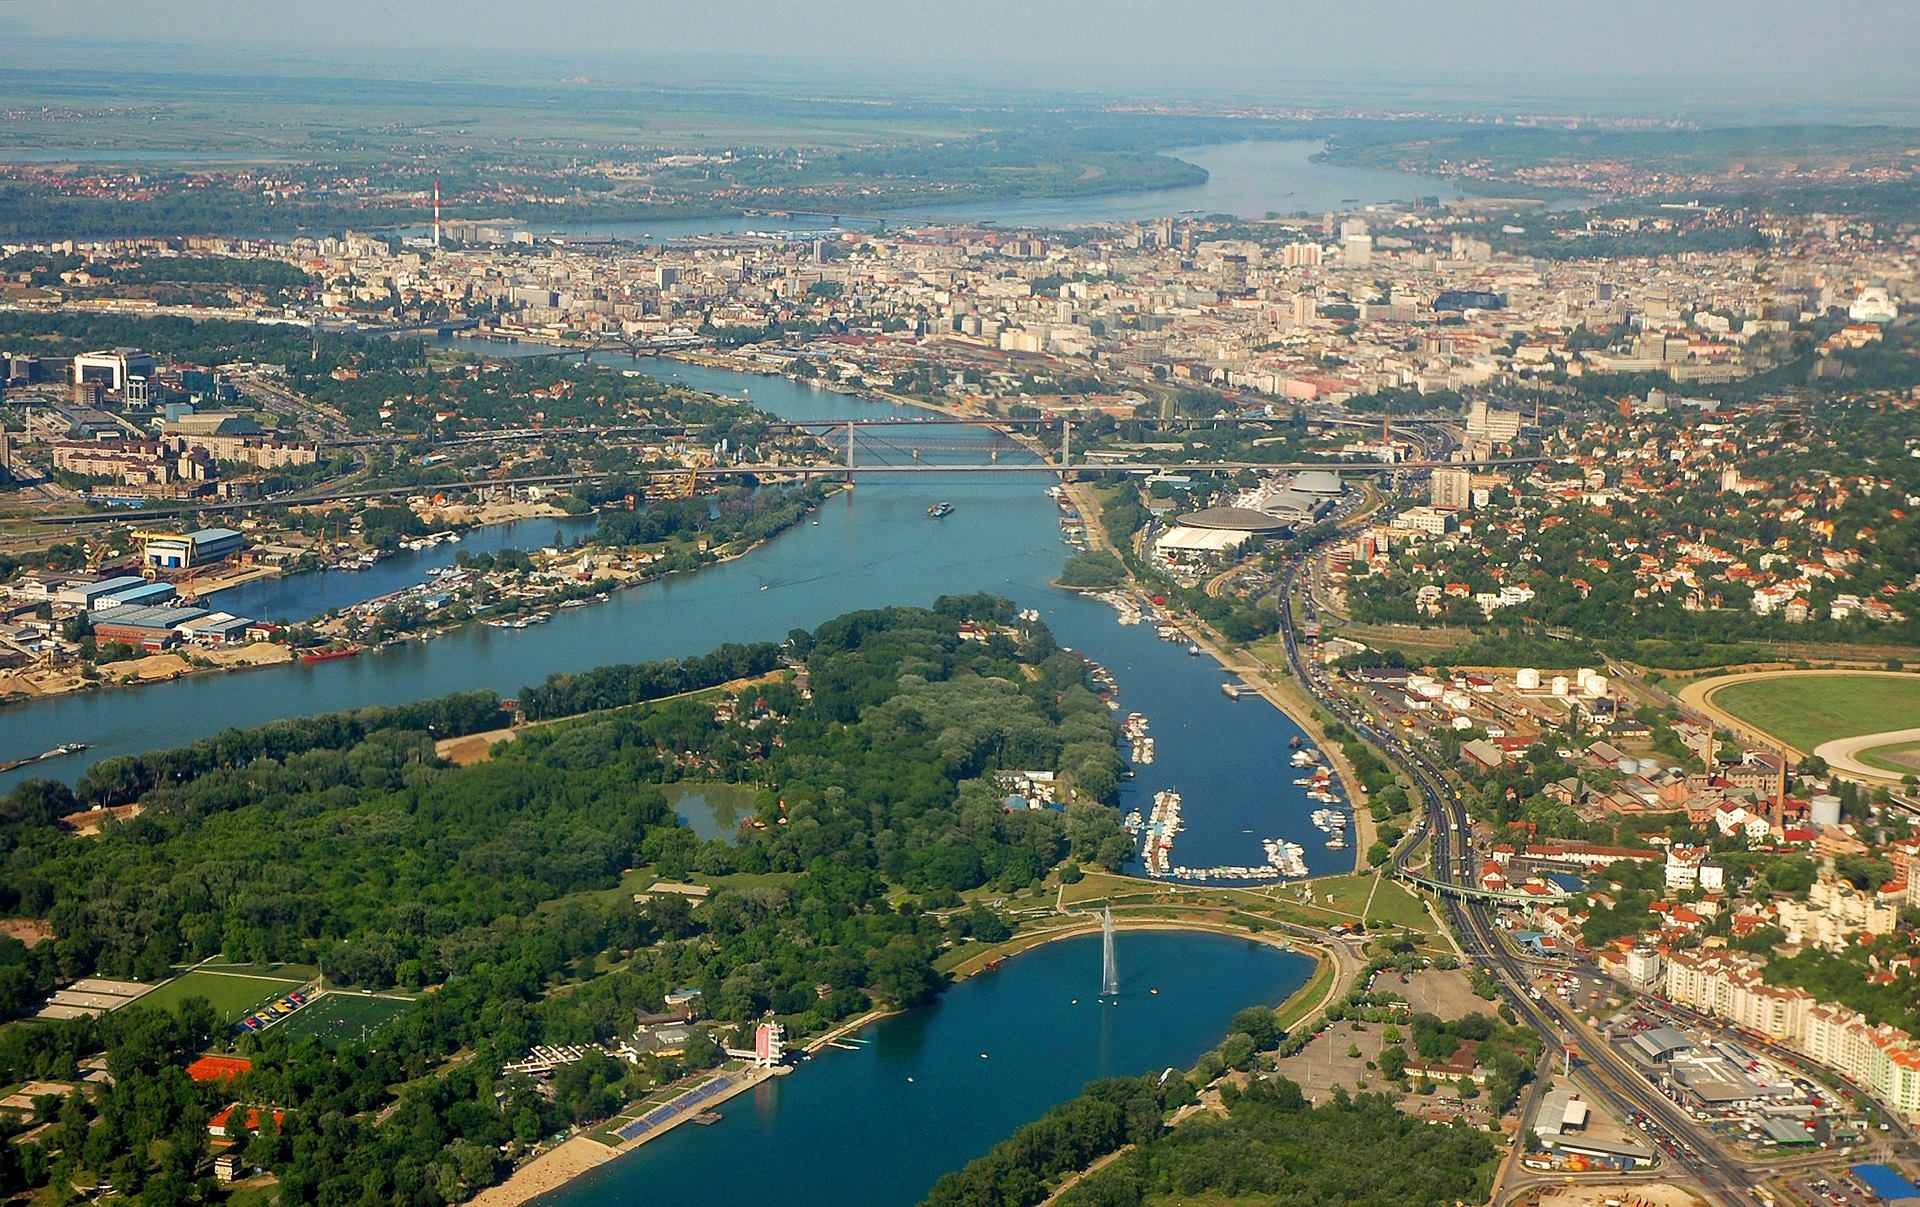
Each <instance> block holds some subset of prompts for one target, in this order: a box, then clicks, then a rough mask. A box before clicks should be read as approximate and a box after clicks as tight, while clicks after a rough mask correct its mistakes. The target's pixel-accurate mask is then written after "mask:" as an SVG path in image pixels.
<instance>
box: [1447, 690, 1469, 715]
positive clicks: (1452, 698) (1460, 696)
mask: <svg viewBox="0 0 1920 1207" xmlns="http://www.w3.org/2000/svg"><path fill="white" fill-rule="evenodd" d="M1440 702H1441V703H1442V704H1444V705H1446V706H1447V707H1448V708H1452V709H1456V710H1458V711H1460V712H1466V711H1467V710H1468V709H1470V708H1472V707H1473V697H1472V696H1471V695H1469V694H1468V693H1466V692H1463V691H1461V690H1460V689H1459V688H1457V687H1454V688H1448V689H1447V692H1446V694H1445V695H1443V696H1441V697H1440Z"/></svg>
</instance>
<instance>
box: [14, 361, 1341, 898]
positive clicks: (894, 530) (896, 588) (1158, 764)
mask: <svg viewBox="0 0 1920 1207" xmlns="http://www.w3.org/2000/svg"><path fill="white" fill-rule="evenodd" d="M515 350H518V351H525V352H532V351H536V350H537V349H534V348H531V347H529V346H527V345H520V346H518V348H517V349H515ZM614 363H621V364H630V363H635V362H631V361H626V360H622V361H619V362H614ZM637 363H638V364H639V365H640V367H641V369H642V370H643V371H646V372H651V373H656V374H658V375H659V376H661V377H663V378H665V379H668V380H672V381H677V382H681V383H684V384H686V385H689V386H692V387H695V388H698V389H703V390H711V391H714V392H718V393H724V394H729V395H734V396H739V395H742V394H745V395H747V396H748V397H750V398H751V400H752V401H753V402H754V404H755V405H757V406H759V407H762V408H764V409H766V410H768V411H771V412H774V413H776V414H779V415H781V416H783V417H786V418H790V419H800V420H810V419H836V418H845V417H848V416H864V417H875V416H880V415H902V414H908V413H909V412H905V411H904V410H903V409H902V408H898V407H894V406H891V405H887V404H881V403H874V402H869V401H866V400H864V399H860V398H855V397H850V396H848V395H845V394H838V393H834V392H832V391H828V390H822V389H818V388H815V387H811V386H807V385H803V384H800V383H796V382H791V381H788V380H787V379H785V378H781V377H763V376H753V375H748V374H741V373H736V372H732V371H730V370H725V369H714V368H707V367H704V366H699V365H686V364H680V363H678V362H674V361H659V360H643V361H640V362H637ZM911 414H913V415H915V416H916V417H918V416H920V415H922V414H924V413H923V412H911ZM888 439H891V440H894V441H896V442H897V443H898V447H896V448H895V449H894V450H893V451H892V453H891V454H890V455H891V456H892V457H894V458H895V459H900V458H903V457H905V456H908V455H910V453H909V451H908V450H907V446H908V445H910V444H911V443H912V442H913V441H914V440H924V441H926V442H929V443H931V442H934V441H936V440H944V441H945V442H947V443H946V448H947V451H946V452H944V453H930V454H928V459H929V460H932V459H934V458H935V457H937V456H942V455H944V456H959V455H963V454H960V453H957V452H954V451H953V450H954V449H955V448H958V447H959V446H961V445H964V444H967V443H968V442H979V441H983V440H987V439H991V437H988V436H985V435H983V434H982V433H981V432H980V431H979V430H978V429H956V428H953V427H950V426H945V425H939V424H929V425H927V428H926V430H925V433H924V436H922V434H921V433H920V432H918V431H916V432H915V433H914V434H913V435H912V436H910V437H907V436H891V437H888ZM863 455H872V450H869V452H868V453H865V454H863ZM1009 459H1011V458H1009ZM1051 480H1052V479H1051V478H1050V477H1049V476H1048V475H1042V474H1020V473H1011V472H1009V473H1005V474H997V473H988V474H964V475H962V474H955V475H951V476H949V475H929V476H927V477H924V478H915V479H912V480H901V479H872V478H869V479H865V480H863V481H862V482H861V483H860V485H859V486H858V487H856V488H855V489H853V490H849V491H845V492H843V493H841V494H840V495H837V496H835V497H834V498H832V499H830V500H828V502H827V503H826V504H825V505H824V506H823V507H822V508H820V510H819V511H818V513H817V514H816V515H815V516H814V517H813V518H812V519H811V520H809V521H805V522H803V523H801V524H800V525H798V526H797V527H794V528H792V529H789V530H788V531H787V532H785V533H783V534H781V535H780V536H778V537H776V538H775V539H773V540H772V541H770V542H768V543H767V544H766V545H765V546H763V547H761V548H760V549H757V550H755V551H754V552H753V553H751V554H749V555H748V556H746V557H743V558H740V559H737V560H735V561H732V562H729V563H727V564H725V565H721V566H714V567H709V568H707V569H704V570H701V571H700V572H698V573H697V574H692V575H686V576H679V577H673V578H668V579H664V580H662V581H660V582H656V583H649V584H644V585H642V586H638V587H634V588H631V589H628V590H625V591H619V592H616V593H615V594H614V595H613V597H612V599H611V600H610V601H608V602H607V603H604V604H596V605H594V606H591V607H586V608H573V609H567V610H563V611H560V612H557V613H556V614H555V615H554V617H553V620H552V621H551V622H550V623H548V624H545V625H540V626H538V627H535V628H531V629H521V630H502V629H493V628H489V627H487V626H484V625H481V626H475V627H471V628H468V629H464V630H462V631H460V632H457V633H453V634H450V635H448V636H446V637H442V638H438V639H435V640H433V641H428V642H416V643H410V644H406V645H400V646H395V647H392V648H389V649H386V650H382V651H379V652H377V653H376V652H370V653H367V654H363V655H362V656H360V657H358V658H347V659H341V660H339V661H334V662H325V663H319V664H315V665H311V666H308V665H294V666H288V667H278V668H271V669H267V670H257V671H246V672H235V673H233V674H227V675H206V676H194V677H188V678H184V679H180V680H176V681H174V682H172V683H165V684H156V685H152V686H147V687H141V688H108V689H104V690H101V691H96V692H91V693H88V694H84V695H78V696H66V697H61V698H57V699H53V700H46V701H40V702H37V703H33V704H29V705H14V706H10V707H7V708H4V709H0V759H5V758H10V757H15V756H19V755H26V754H32V753H35V752H37V751H41V750H45V749H48V748H50V747H52V746H55V745H57V744H59V743H61V742H67V741H76V740H77V741H84V742H89V743H92V746H93V748H92V749H90V750H88V751H86V752H85V753H83V754H80V755H76V756H73V757H71V758H66V759H61V760H59V761H57V762H52V763H44V764H40V765H39V766H37V767H31V768H25V769H22V770H19V771H15V772H12V773H10V774H9V775H6V776H0V788H4V787H6V786H7V785H8V784H10V783H13V782H17V781H19V780H22V779H26V778H29V777H30V776H34V775H38V776H58V777H61V778H66V779H69V780H70V779H72V778H73V777H74V776H77V775H78V774H79V772H80V771H81V770H82V769H83V768H85V767H86V766H87V765H88V764H89V763H91V762H93V761H95V760H97V759H99V758H103V757H107V756H109V755H114V754H125V753H134V752H139V751H144V750H152V749H156V748H160V747H166V746H174V745H179V744H181V743H184V742H188V741H191V740H193V739H195V738H199V737H204V736H206V735H209V734H213V733H217V732H219V731H220V730H223V729H227V728H230V727H236V726H246V725H256V724H259V723H261V722H264V721H268V720H273V719H276V718H281V717H293V716H306V715H311V714H313V713H320V712H329V711H334V710H339V709H347V708H357V707H362V706H365V705H369V704H392V703H400V702H404V701H407V700H416V699H422V698H425V697H429V696H437V695H442V694H445V693H447V692H452V691H460V690H466V689H473V688H488V689H492V690H495V691H498V692H501V693H503V694H512V693H515V692H517V691H518V690H519V689H520V688H522V687H523V686H527V685H530V684H535V683H539V682H540V681H542V680H544V679H545V678H546V677H547V676H548V675H549V674H552V673H554V672H556V671H577V670H585V669H588V668H590V667H594V666H601V665H605V664H607V663H611V662H627V661H640V660H644V659H650V658H665V657H675V656H679V655H684V654H689V653H697V652H700V651H704V650H707V649H711V648H712V647H714V646H716V645H719V644H721V643H722V642H726V641H748V640H767V639H770V640H778V639H781V638H784V637H785V636H786V635H787V633H788V632H789V631H791V630H792V629H794V628H800V627H812V626H814V625H817V624H819V623H820V622H821V621H823V620H826V619H829V618H831V617H833V616H837V615H840V614H841V613H843V612H848V611H852V610H854V609H858V608H868V607H878V606H884V605H887V604H920V605H925V604H929V603H931V602H932V601H933V600H934V598H935V597H937V596H939V595H942V594H948V593H963V592H971V591H993V592H997V593H1000V594H1004V595H1007V596H1009V597H1011V598H1013V599H1014V600H1016V601H1017V602H1019V603H1020V604H1021V605H1022V606H1025V607H1033V608H1037V609H1038V610H1039V611H1040V613H1041V615H1042V616H1043V618H1044V619H1045V620H1046V622H1047V623H1048V624H1049V625H1050V626H1051V627H1052V628H1053V630H1054V633H1055V635H1056V636H1057V638H1058V639H1059V641H1060V642H1061V643H1062V644H1063V645H1067V646H1071V647H1073V648H1075V649H1077V650H1080V651H1081V652H1083V653H1085V654H1087V655H1088V656H1089V657H1091V658H1093V659H1094V660H1095V661H1097V662H1100V663H1102V664H1105V665H1106V666H1108V667H1109V668H1110V669H1111V670H1112V671H1113V672H1114V674H1115V676H1116V677H1117V679H1118V682H1119V703H1120V708H1121V711H1122V712H1130V711H1136V710H1137V711H1139V712H1142V713H1144V714H1146V716H1147V718H1148V720H1149V723H1150V727H1151V728H1150V732H1151V734H1152V736H1153V737H1154V739H1155V743H1156V747H1157V749H1156V756H1157V757H1156V760H1155V761H1154V762H1153V763H1152V764H1150V765H1146V766H1143V767H1140V768H1139V769H1138V778H1136V779H1134V780H1130V781H1127V782H1126V784H1125V786H1124V787H1123V790H1122V800H1121V809H1122V812H1125V811H1127V810H1130V809H1136V808H1137V809H1139V810H1140V812H1141V813H1142V814H1143V815H1145V814H1147V813H1149V812H1150V803H1151V798H1152V794H1153V793H1154V792H1155V791H1158V790H1159V789H1161V788H1175V789H1178V790H1179V792H1180V793H1181V795H1182V798H1183V800H1184V815H1185V820H1186V826H1187V828H1186V830H1185V831H1184V832H1183V833H1182V834H1181V835H1180V836H1179V837H1178V838H1177V839H1176V840H1175V845H1174V861H1175V863H1176V864H1178V865H1183V866H1187V867H1196V868H1198V867H1211V866H1218V865H1251V866H1258V865H1260V864H1262V863H1264V862H1265V852H1264V849H1263V846H1262V842H1263V840H1265V839H1268V838H1284V839H1288V840H1290V841H1293V842H1297V843H1299V844H1301V846H1303V847H1304V848H1305V849H1306V858H1307V866H1308V868H1309V869H1310V870H1311V871H1313V872H1314V873H1316V874H1317V873H1321V872H1326V871H1337V870H1341V869H1343V868H1346V867H1350V866H1351V865H1352V858H1353V855H1352V851H1351V849H1348V850H1340V851H1329V850H1326V849H1325V848H1324V845H1323V843H1324V838H1323V836H1322V835H1321V834H1320V832H1319V831H1318V830H1316V829H1314V828H1313V826H1312V824H1311V822H1310V820H1309V818H1308V815H1309V813H1311V811H1312V808H1313V806H1312V805H1311V803H1310V802H1308V801H1307V799H1306V796H1305V793H1304V791H1303V790H1302V789H1300V788H1297V787H1295V786H1294V785H1293V782H1292V781H1293V780H1294V778H1296V777H1297V776H1298V774H1299V773H1298V772H1297V771H1295V770H1294V769H1293V768H1292V767H1291V766H1289V765H1288V763H1287V755H1288V753H1289V751H1288V742H1289V740H1290V739H1291V738H1294V737H1296V736H1299V735H1300V730H1299V729H1298V727H1296V726H1295V725H1294V724H1293V722H1292V721H1290V720H1288V719H1287V717H1286V716H1285V715H1284V714H1282V713H1281V712H1279V711H1278V710H1276V709H1274V708H1273V707H1271V706H1270V705H1268V704H1267V703H1265V702H1264V701H1262V700H1258V699H1251V698H1250V699H1246V700H1241V701H1234V700H1230V699H1229V698H1228V697H1226V696H1225V695H1223V694H1222V693H1221V691H1220V684H1221V683H1222V682H1223V680H1224V678H1225V676H1224V675H1223V674H1222V673H1221V672H1220V669H1219V666H1218V664H1216V663H1215V662H1214V661H1213V660H1212V659H1211V658H1193V657H1189V656H1188V655H1187V653H1186V651H1185V646H1184V645H1183V644H1175V643H1172V642H1167V641H1162V640H1160V639H1159V638H1157V637H1155V636H1154V634H1153V630H1152V629H1151V627H1149V626H1146V625H1136V626H1132V627H1123V626H1121V625H1119V624H1118V623H1117V618H1116V615H1115V613H1114V612H1113V610H1112V609H1111V608H1109V607H1107V606H1106V605H1105V604H1102V603H1099V602H1097V601H1094V600H1090V599H1087V598H1084V597H1082V596H1079V595H1075V594H1072V593H1070V592H1065V591H1061V590H1058V589H1056V588H1053V587H1051V586H1050V585H1049V584H1050V583H1051V582H1052V580H1053V579H1054V578H1055V577H1056V576H1057V575H1058V574H1059V571H1060V567H1061V564H1062V563H1063V561H1064V560H1065V554H1066V548H1065V546H1064V545H1063V544H1062V543H1061V540H1060V533H1059V522H1058V510H1057V508H1056V507H1055V506H1054V504H1053V502H1052V500H1050V499H1049V498H1048V497H1047V496H1046V494H1045V493H1044V492H1045V489H1046V487H1047V485H1048V484H1049V483H1050V482H1051ZM942 499H945V500H949V501H951V502H952V503H953V504H954V505H955V512H954V514H953V515H951V516H949V517H948V518H946V519H944V520H940V521H937V522H936V521H931V520H929V519H927V517H926V509H927V507H928V506H929V505H930V504H931V503H933V502H936V501H939V500H942ZM563 526H564V525H563ZM554 527H555V522H554V521H551V520H531V521H525V522H523V523H522V524H521V525H520V526H519V527H517V528H515V529H512V530H511V531H509V530H507V529H506V528H505V527H504V526H503V527H502V528H499V529H493V530H489V531H488V532H487V533H484V534H476V535H475V536H473V537H470V538H468V539H467V540H465V541H463V542H461V544H460V545H457V546H440V547H439V548H437V549H434V550H428V551H423V552H422V553H420V554H417V555H403V556H405V557H409V558H410V560H406V561H403V560H402V558H401V557H396V558H394V559H392V560H391V561H389V562H386V563H382V564H381V566H379V567H376V568H375V569H373V570H369V571H365V572H361V573H357V574H340V573H334V574H327V575H301V576H296V577H293V578H288V579H283V580H280V581H277V582H272V583H263V584H257V585H256V586H254V587H249V588H242V589H239V591H236V592H226V593H223V594H222V596H221V599H220V602H221V604H222V606H229V607H234V606H239V610H242V611H246V612H248V613H249V614H254V615H266V616H269V617H287V618H292V619H301V618H304V617H307V616H311V615H313V614H316V613H318V612H320V611H323V610H325V609H326V608H329V607H338V606H341V605H342V604H343V603H351V602H355V601H356V599H355V598H352V597H357V598H367V597H371V596H373V595H377V594H381V593H384V592H385V591H388V590H394V589H397V588H398V587H400V586H404V585H406V584H407V583H408V582H417V581H420V580H421V579H422V578H423V577H424V575H425V571H426V569H427V568H428V567H429V566H431V565H434V564H444V563H445V562H448V561H451V560H452V557H453V554H454V552H455V551H457V550H458V549H460V548H473V549H485V548H498V547H502V546H503V545H504V544H505V542H506V541H507V540H509V539H513V538H515V537H516V536H518V535H524V536H525V537H527V538H528V543H529V544H536V545H537V544H545V543H547V542H548V541H549V540H551V538H552V534H553V530H554ZM387 576H391V578H389V577H387ZM241 591H245V592H252V596H251V598H249V599H246V600H242V599H235V600H233V601H232V602H231V603H230V602H229V600H228V596H230V595H236V594H239V593H240V592H241ZM243 604H244V605H245V606H240V605H243Z"/></svg>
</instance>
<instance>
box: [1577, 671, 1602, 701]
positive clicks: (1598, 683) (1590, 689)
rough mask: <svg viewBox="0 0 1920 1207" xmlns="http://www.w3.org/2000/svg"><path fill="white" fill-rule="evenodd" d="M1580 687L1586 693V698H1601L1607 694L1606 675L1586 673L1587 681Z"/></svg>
mask: <svg viewBox="0 0 1920 1207" xmlns="http://www.w3.org/2000/svg"><path fill="white" fill-rule="evenodd" d="M1582 688H1583V690H1585V692H1586V693H1587V699H1589V700H1598V699H1601V698H1603V697H1604V696H1605V695H1606V694H1607V677H1606V676H1605V675H1588V676H1587V681H1586V683H1585V684H1583V685H1582Z"/></svg>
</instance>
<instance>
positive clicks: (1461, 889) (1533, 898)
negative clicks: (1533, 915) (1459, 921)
mask: <svg viewBox="0 0 1920 1207" xmlns="http://www.w3.org/2000/svg"><path fill="white" fill-rule="evenodd" d="M1394 877H1395V878H1396V879H1399V880H1404V881H1406V882H1407V883H1408V884H1417V885H1419V886H1420V887H1421V888H1423V889H1426V890H1428V891H1429V892H1434V893H1439V894H1440V895H1441V896H1443V897H1457V898H1459V899H1460V900H1462V901H1493V902H1498V903H1500V904H1503V905H1538V904H1540V903H1541V902H1542V901H1567V900H1570V899H1571V898H1572V897H1573V894H1572V893H1571V892H1568V891H1567V890H1566V889H1563V888H1556V889H1549V890H1547V891H1545V892H1538V893H1522V892H1518V891H1516V890H1514V889H1491V888H1481V887H1480V886H1479V885H1477V884H1456V883H1454V882H1453V881H1451V880H1435V879H1434V878H1433V877H1431V876H1422V875H1420V874H1419V873H1418V872H1415V871H1413V870H1412V869H1410V868H1405V867H1403V868H1401V869H1400V870H1399V871H1397V872H1395V873H1394Z"/></svg>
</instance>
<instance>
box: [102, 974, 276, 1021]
mask: <svg viewBox="0 0 1920 1207" xmlns="http://www.w3.org/2000/svg"><path fill="white" fill-rule="evenodd" d="M306 983H307V979H306V978H305V977H302V976H278V975H274V974H271V973H259V972H227V971H215V970H213V969H209V968H196V969H194V970H193V971H191V972H186V973H182V974H181V975H179V976H177V977H175V978H173V979H172V980H171V981H168V982H167V983H166V984H164V985H162V986H160V987H159V988H158V989H155V990H154V991H153V992H152V993H149V994H147V995H146V996H144V997H142V998H141V999H140V1004H141V1005H142V1006H155V1007H162V1008H165V1009H173V1008H175V1007H177V1006H179V1005H180V1003H181V1002H184V1001H186V1000H187V999H188V998H190V997H203V998H206V999H207V1000H208V1001H209V1002H212V1003H213V1012H214V1013H215V1014H216V1015H218V1016H219V1017H220V1021H221V1022H225V1023H231V1022H236V1021H238V1020H239V1019H241V1018H244V1017H245V1016H246V1015H248V1014H251V1013H253V1011H254V1010H255V1009H256V1008H258V1007H260V1006H263V1005H265V1004H266V1003H268V1002H271V1001H273V1000H274V999H276V998H279V997H281V996H282V995H284V994H285V993H286V992H287V991H288V990H289V989H298V988H300V986H302V985H304V984H306Z"/></svg>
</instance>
